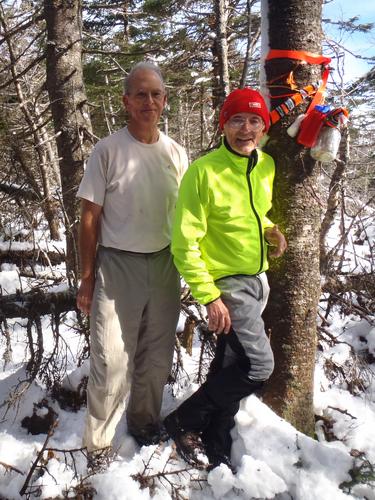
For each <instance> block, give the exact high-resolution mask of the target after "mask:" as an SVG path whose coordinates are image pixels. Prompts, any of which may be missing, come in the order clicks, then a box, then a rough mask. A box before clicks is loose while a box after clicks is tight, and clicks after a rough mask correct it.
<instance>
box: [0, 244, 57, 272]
mask: <svg viewBox="0 0 375 500" xmlns="http://www.w3.org/2000/svg"><path fill="white" fill-rule="evenodd" d="M64 261H65V254H64V253H60V252H56V251H51V250H49V251H41V250H40V249H31V250H13V249H12V248H10V249H9V250H0V264H4V263H9V264H15V265H16V266H18V267H21V268H22V267H26V266H28V265H30V264H40V265H42V266H50V265H51V264H52V265H58V264H61V263H62V262H64Z"/></svg>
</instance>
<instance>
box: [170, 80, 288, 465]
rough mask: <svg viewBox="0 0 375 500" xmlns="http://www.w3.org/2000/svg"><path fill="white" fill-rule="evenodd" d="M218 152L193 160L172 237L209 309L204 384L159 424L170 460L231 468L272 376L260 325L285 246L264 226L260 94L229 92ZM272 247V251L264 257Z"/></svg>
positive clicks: (267, 183) (266, 197) (268, 163)
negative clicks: (249, 401)
mask: <svg viewBox="0 0 375 500" xmlns="http://www.w3.org/2000/svg"><path fill="white" fill-rule="evenodd" d="M220 126H221V128H222V130H223V132H224V138H223V141H222V144H221V146H220V147H219V148H218V149H216V150H214V151H212V152H210V153H208V154H207V155H205V156H203V157H201V158H199V159H198V160H196V161H195V162H194V163H193V164H192V165H191V166H190V167H189V169H188V170H187V172H186V174H185V176H184V178H183V180H182V183H181V188H180V192H179V198H178V201H177V207H176V217H175V223H174V229H173V236H172V253H173V256H174V261H175V264H176V267H177V268H178V270H179V271H180V273H181V275H182V276H183V278H184V279H185V281H186V283H187V284H188V285H189V287H190V289H191V292H192V294H193V296H194V297H195V298H196V299H197V300H198V301H199V302H200V303H201V304H203V305H205V306H206V308H207V314H208V326H209V328H210V330H212V331H214V332H215V333H216V334H218V342H217V349H216V354H215V358H214V360H213V362H212V364H211V368H210V372H209V375H208V377H207V381H206V382H205V383H204V384H203V385H202V386H201V387H200V388H199V390H198V391H197V392H196V393H194V394H193V395H192V396H191V397H190V398H189V399H187V400H186V401H185V402H184V403H182V404H181V405H180V407H179V408H178V409H177V410H175V411H174V412H173V413H171V414H170V415H168V416H167V418H166V419H165V420H164V425H165V427H166V429H167V431H168V433H169V435H170V436H171V437H172V438H173V439H174V440H175V442H176V446H177V451H178V452H179V453H180V454H181V456H182V457H183V458H184V459H185V460H187V461H188V462H189V463H192V464H199V460H198V458H197V454H198V453H199V452H202V451H203V452H205V453H206V454H207V456H208V459H209V463H210V465H209V467H210V468H213V467H216V466H217V465H219V464H221V463H224V464H226V465H228V466H229V467H230V468H232V465H231V462H230V450H231V444H232V440H231V436H230V430H231V429H232V427H233V426H234V416H235V414H236V413H237V411H238V408H239V403H240V400H241V399H242V398H243V397H246V396H248V395H249V394H251V393H253V392H254V391H256V390H258V389H259V388H260V387H261V386H262V385H263V383H264V381H266V380H267V379H268V378H269V376H270V375H271V373H272V371H273V367H274V360H273V353H272V350H271V346H270V343H269V340H268V338H267V336H266V333H265V330H264V324H263V320H262V317H261V314H262V311H263V309H264V307H265V305H266V303H267V298H268V294H269V287H268V283H267V277H266V275H265V271H266V270H267V269H268V261H267V250H268V255H269V256H272V257H279V256H281V255H282V254H283V253H284V251H285V250H286V247H287V244H286V240H285V237H284V236H283V234H282V233H281V232H280V231H279V229H278V227H277V226H275V225H274V224H273V223H272V222H271V221H270V220H269V219H268V218H267V213H268V212H269V210H270V209H271V205H272V184H273V179H274V173H275V165H274V161H273V159H272V158H271V157H270V156H269V155H267V154H266V153H263V152H262V151H260V150H259V149H257V145H258V143H259V141H260V139H261V138H262V136H263V135H264V134H265V133H266V132H267V130H268V129H269V127H270V118H269V112H268V109H267V106H266V104H265V102H264V100H263V98H262V96H261V94H260V93H259V92H257V91H255V90H252V89H249V88H244V89H237V90H234V91H233V92H232V93H231V94H230V95H229V96H228V97H227V99H226V101H225V102H224V105H223V107H222V109H221V112H220ZM269 246H270V248H269Z"/></svg>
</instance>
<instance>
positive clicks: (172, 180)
mask: <svg viewBox="0 0 375 500" xmlns="http://www.w3.org/2000/svg"><path fill="white" fill-rule="evenodd" d="M187 166H188V159H187V155H186V152H185V150H184V149H183V148H182V147H181V146H179V145H178V144H177V143H176V142H175V141H174V140H173V139H171V138H170V137H168V136H166V135H165V134H163V133H162V132H160V134H159V139H158V141H157V142H156V143H153V144H144V143H142V142H139V141H137V140H136V139H135V138H134V137H133V136H132V135H131V134H130V132H129V131H128V129H127V128H126V127H125V128H123V129H121V130H119V131H118V132H116V133H114V134H112V135H110V136H108V137H106V138H104V139H102V140H100V141H99V142H98V143H97V144H96V146H95V148H94V150H93V152H92V154H91V155H90V158H89V160H88V163H87V167H86V170H85V173H84V176H83V178H82V181H81V184H80V186H79V190H78V194H77V196H79V197H80V198H84V199H86V200H89V201H92V202H93V203H96V204H97V205H101V206H102V207H103V211H102V215H101V221H100V231H99V237H98V243H99V244H101V245H103V246H106V247H113V248H118V249H121V250H128V251H132V252H144V253H149V252H156V251H158V250H161V249H162V248H165V247H166V246H167V245H169V243H170V239H171V226H172V218H173V214H174V209H175V204H176V199H177V193H178V187H179V185H180V182H181V179H182V176H183V174H184V172H185V170H186V169H187Z"/></svg>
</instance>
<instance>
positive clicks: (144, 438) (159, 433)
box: [129, 427, 169, 447]
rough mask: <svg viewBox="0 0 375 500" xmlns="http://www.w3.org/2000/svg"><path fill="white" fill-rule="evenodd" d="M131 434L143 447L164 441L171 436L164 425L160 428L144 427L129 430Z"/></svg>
mask: <svg viewBox="0 0 375 500" xmlns="http://www.w3.org/2000/svg"><path fill="white" fill-rule="evenodd" d="M129 434H130V435H131V436H132V437H133V438H134V439H135V441H136V443H137V444H138V446H141V447H142V446H150V445H153V444H159V443H164V441H167V440H168V438H169V434H168V433H167V431H166V429H165V428H164V427H160V428H159V429H155V428H152V429H142V430H140V431H137V432H129Z"/></svg>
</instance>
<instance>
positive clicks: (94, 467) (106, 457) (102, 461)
mask: <svg viewBox="0 0 375 500" xmlns="http://www.w3.org/2000/svg"><path fill="white" fill-rule="evenodd" d="M113 458H114V452H113V449H112V446H107V447H106V448H101V449H100V450H94V451H89V452H88V453H87V472H89V473H90V474H100V473H101V472H105V471H106V470H107V469H108V467H109V465H110V463H111V462H112V460H113Z"/></svg>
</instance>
